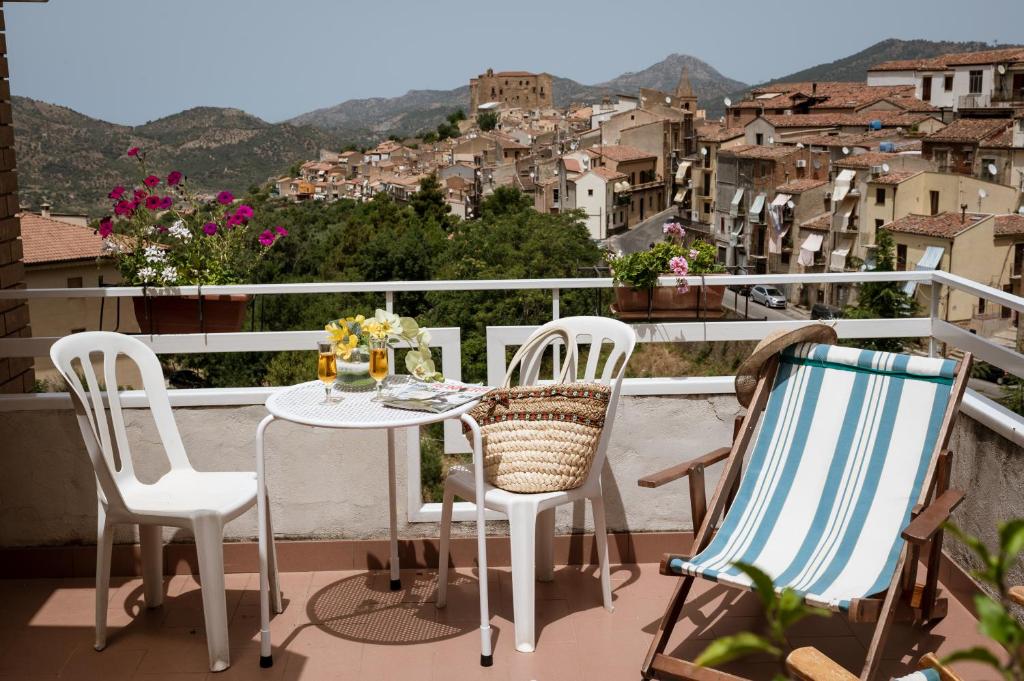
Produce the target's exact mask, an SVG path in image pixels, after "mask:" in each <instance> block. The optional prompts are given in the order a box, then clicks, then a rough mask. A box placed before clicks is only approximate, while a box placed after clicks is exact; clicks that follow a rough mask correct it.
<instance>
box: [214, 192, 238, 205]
mask: <svg viewBox="0 0 1024 681" xmlns="http://www.w3.org/2000/svg"><path fill="white" fill-rule="evenodd" d="M234 200H235V195H234V194H232V193H231V192H227V191H225V192H221V193H220V194H217V203H219V204H220V205H222V206H226V205H228V204H229V203H231V202H232V201H234Z"/></svg>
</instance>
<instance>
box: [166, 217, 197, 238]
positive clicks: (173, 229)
mask: <svg viewBox="0 0 1024 681" xmlns="http://www.w3.org/2000/svg"><path fill="white" fill-rule="evenodd" d="M167 233H168V234H170V235H171V236H173V237H177V238H178V239H181V240H182V241H189V240H190V239H191V238H192V232H190V231H189V229H188V227H186V226H185V223H184V222H182V221H181V220H177V221H176V222H175V223H174V224H173V225H171V226H170V227H168V228H167Z"/></svg>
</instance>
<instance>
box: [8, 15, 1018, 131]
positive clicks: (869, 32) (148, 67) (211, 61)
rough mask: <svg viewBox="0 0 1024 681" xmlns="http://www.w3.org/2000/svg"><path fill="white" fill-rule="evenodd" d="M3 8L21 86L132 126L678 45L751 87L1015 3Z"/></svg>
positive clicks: (945, 34) (993, 35)
mask: <svg viewBox="0 0 1024 681" xmlns="http://www.w3.org/2000/svg"><path fill="white" fill-rule="evenodd" d="M833 7H834V8H835V9H832V8H833ZM512 8H515V9H514V10H513V9H512ZM6 19H7V46H8V50H9V59H10V65H11V88H12V90H13V91H14V93H15V94H19V95H26V96H29V97H36V98H38V99H44V100H47V101H50V102H55V103H58V104H63V105H66V106H69V107H71V108H73V109H76V110H78V111H81V112H83V113H86V114H89V115H90V116H96V117H99V118H103V119H105V120H109V121H114V122H118V123H132V124H137V123H142V122H145V121H147V120H151V119H154V118H159V117H161V116H165V115H167V114H170V113H174V112H177V111H180V110H181V109H185V108H188V107H192V106H199V105H214V106H234V107H238V108H241V109H245V110H246V111H249V112H250V113H253V114H256V115H258V116H260V117H262V118H265V119H267V120H271V121H278V120H282V119H285V118H289V117H291V116H294V115H296V114H299V113H303V112H305V111H309V110H311V109H314V108H318V107H323V106H330V105H332V104H336V103H338V102H341V101H343V100H345V99H350V98H353V97H391V96H396V95H400V94H403V93H404V92H406V91H407V90H409V89H414V88H415V89H428V88H436V89H448V88H452V87H455V86H458V85H462V84H465V83H466V82H467V81H468V79H469V78H470V77H471V76H473V75H474V74H477V73H479V72H481V71H483V70H484V69H486V68H487V67H488V66H493V67H494V68H495V69H528V70H533V71H548V72H550V73H553V74H556V75H560V76H566V77H569V78H573V79H575V80H578V81H580V82H583V83H596V82H600V81H603V80H607V79H609V78H612V77H614V76H616V75H618V74H619V73H622V72H623V71H635V70H639V69H642V68H645V67H647V66H649V65H650V64H652V63H654V62H657V61H659V60H661V59H662V58H664V57H665V56H666V55H667V54H669V53H672V52H681V53H686V54H692V55H694V56H696V57H699V58H700V59H703V60H705V61H707V62H708V63H710V64H711V65H712V66H714V67H715V68H717V69H718V70H719V71H721V72H722V73H723V74H724V75H726V76H729V77H732V78H736V79H738V80H742V81H745V82H748V83H749V82H757V81H762V80H766V79H768V78H771V77H775V76H780V75H783V74H786V73H791V72H793V71H796V70H799V69H801V68H804V67H807V66H811V65H813V64H817V63H821V62H828V61H832V60H834V59H838V58H841V57H844V56H847V55H849V54H851V53H854V52H857V51H859V50H861V49H863V48H864V47H867V46H868V45H870V44H872V43H875V42H877V41H878V40H882V39H884V38H888V37H897V38H929V39H935V40H940V39H942V40H982V41H1000V42H1004V43H1005V42H1017V43H1020V42H1024V0H959V1H957V0H883V1H877V0H858V1H857V2H853V3H851V2H836V1H833V0H796V1H787V0H774V1H771V0H730V1H729V2H717V1H709V0H701V2H689V1H685V2H684V1H676V2H671V1H668V0H663V1H659V0H650V1H649V0H630V1H623V0H616V1H609V0H590V2H587V3H581V2H575V1H572V2H568V1H565V0H518V2H514V3H508V2H500V3H499V2H493V1H491V0H470V1H469V2H466V1H464V0H463V1H461V2H450V1H449V0H363V1H360V2H350V1H348V0H50V1H49V2H48V3H47V4H36V3H26V4H20V3H16V2H14V3H7V5H6Z"/></svg>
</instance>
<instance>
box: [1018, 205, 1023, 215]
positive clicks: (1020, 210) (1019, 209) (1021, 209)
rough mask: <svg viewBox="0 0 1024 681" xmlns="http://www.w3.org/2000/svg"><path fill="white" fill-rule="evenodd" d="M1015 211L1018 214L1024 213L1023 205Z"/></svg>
mask: <svg viewBox="0 0 1024 681" xmlns="http://www.w3.org/2000/svg"><path fill="white" fill-rule="evenodd" d="M1017 213H1019V214H1020V215H1024V206H1021V207H1020V208H1018V209H1017Z"/></svg>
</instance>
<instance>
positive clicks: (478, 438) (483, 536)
mask: <svg viewBox="0 0 1024 681" xmlns="http://www.w3.org/2000/svg"><path fill="white" fill-rule="evenodd" d="M462 422H463V423H465V424H466V425H467V426H469V429H470V431H471V432H472V433H473V477H474V486H475V487H476V555H477V569H478V570H479V579H478V580H477V581H478V583H479V584H480V666H481V667H490V666H491V665H493V664H494V654H493V651H492V649H491V614H490V607H489V605H488V596H489V594H488V589H487V524H486V523H487V519H486V513H487V509H486V508H485V507H484V503H483V502H484V455H483V436H482V434H481V432H480V425H479V424H478V423H477V422H476V419H474V418H473V417H472V416H470V415H469V414H463V416H462ZM531 578H532V575H531Z"/></svg>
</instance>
